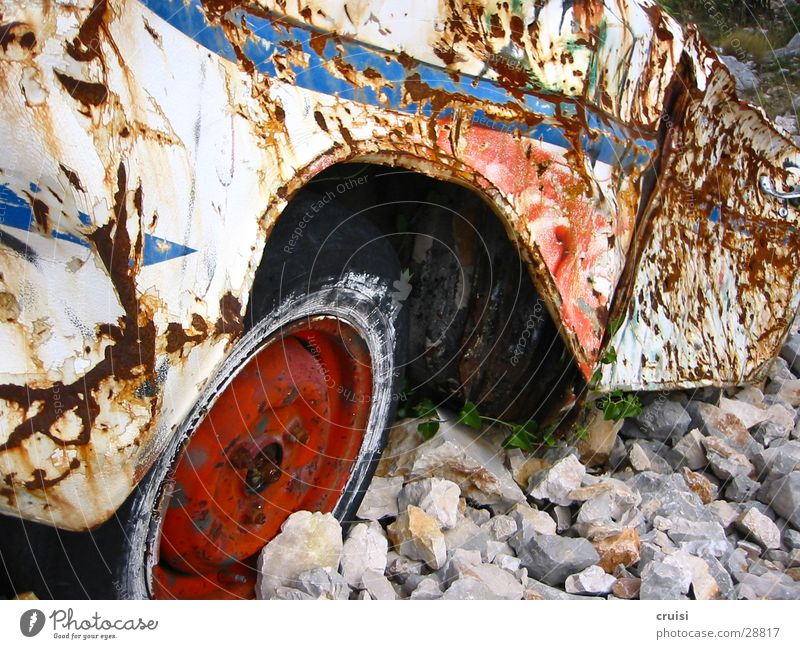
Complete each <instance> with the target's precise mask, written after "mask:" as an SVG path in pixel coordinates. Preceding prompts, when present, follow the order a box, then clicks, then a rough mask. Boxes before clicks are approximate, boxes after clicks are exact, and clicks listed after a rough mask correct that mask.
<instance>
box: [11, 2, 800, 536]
mask: <svg viewBox="0 0 800 649" xmlns="http://www.w3.org/2000/svg"><path fill="white" fill-rule="evenodd" d="M0 114H2V122H0V350H2V355H1V357H0V511H2V512H3V513H6V514H12V515H14V516H20V517H24V518H28V519H32V520H35V521H40V522H44V523H47V524H50V525H56V526H59V527H61V528H64V529H70V530H85V529H89V528H91V527H93V526H95V525H98V524H99V523H101V522H102V521H104V520H106V519H107V518H108V517H109V516H110V515H111V514H112V513H113V512H114V511H115V510H116V509H117V508H118V507H119V506H120V504H121V503H122V502H123V501H124V500H125V498H126V497H127V496H128V495H129V494H130V493H131V491H132V490H133V489H134V486H135V485H136V484H137V482H138V481H139V480H140V479H141V478H142V476H143V475H144V474H145V473H146V472H147V470H148V468H149V467H150V466H151V465H152V463H153V462H154V460H155V458H157V457H158V456H159V454H160V453H161V452H162V450H163V449H164V448H165V446H166V444H167V442H168V440H169V439H170V436H171V435H173V434H174V431H175V430H176V428H177V427H178V426H179V424H180V423H181V421H183V419H184V418H185V417H186V415H187V413H188V412H189V411H190V409H191V408H192V406H193V403H194V401H195V399H196V395H197V393H198V390H200V389H201V388H202V387H203V386H204V385H205V384H206V383H207V382H208V381H209V380H210V378H211V377H212V376H213V375H214V373H215V371H216V369H217V368H218V367H219V366H220V364H221V363H222V362H223V360H224V359H225V358H226V356H227V354H228V353H229V351H230V349H231V347H232V345H233V344H234V343H235V341H236V340H237V338H238V337H239V336H240V335H241V333H242V331H243V314H244V312H245V309H246V307H247V301H248V295H249V290H250V288H251V285H252V282H253V278H254V276H255V274H256V271H257V269H258V268H259V267H263V265H269V264H270V259H268V258H262V252H263V249H264V246H265V242H266V241H267V240H268V238H269V236H270V233H271V230H272V228H273V225H274V224H275V222H276V221H277V220H279V218H280V215H281V212H282V210H283V209H284V207H285V206H286V205H287V203H288V202H289V201H290V200H291V198H292V197H293V195H294V194H295V193H296V192H297V191H298V190H299V189H300V188H302V187H303V186H304V185H305V184H306V183H308V181H309V180H311V179H312V178H313V177H315V176H316V175H317V174H319V173H320V172H322V171H323V170H325V169H326V168H328V167H330V166H331V165H334V164H336V163H341V162H349V161H363V162H370V163H379V164H383V165H389V166H393V167H401V168H404V169H411V170H415V171H418V172H421V173H423V174H426V175H428V176H431V177H434V178H438V179H442V180H446V181H449V182H453V183H457V184H460V185H463V186H466V187H468V188H470V189H471V190H472V191H474V192H476V193H477V194H479V195H480V196H481V197H482V198H483V199H484V200H485V201H486V202H488V203H489V204H490V205H491V207H492V209H493V210H494V211H495V213H496V214H497V215H498V217H499V218H500V219H501V220H502V222H503V224H504V226H505V228H506V231H507V232H508V235H509V237H510V238H511V239H512V240H513V241H514V243H515V245H516V246H517V249H518V250H519V252H520V255H521V256H522V258H523V259H524V261H525V262H526V264H527V265H528V267H529V270H530V275H531V277H532V279H533V282H534V284H535V287H536V289H537V291H538V292H539V294H541V295H542V296H544V297H545V298H546V306H547V309H548V311H549V313H550V316H551V317H552V318H553V320H554V321H555V322H556V323H557V325H558V326H559V330H560V332H561V335H562V337H563V339H564V342H565V344H566V346H567V348H568V349H569V351H570V353H571V354H572V356H573V358H574V360H575V363H576V364H577V366H578V368H579V370H580V372H581V374H582V376H583V377H584V379H585V380H586V381H589V380H590V379H591V378H592V376H593V375H595V373H596V372H597V371H598V370H599V372H600V374H599V375H595V378H596V385H595V389H596V390H598V391H600V392H608V391H611V390H617V389H623V390H654V389H680V388H693V387H701V386H727V385H738V384H742V383H746V382H750V381H755V380H757V379H758V378H759V377H760V376H761V375H762V374H763V372H764V371H765V366H766V364H767V362H768V361H769V360H770V359H771V358H772V357H773V356H774V355H775V354H776V353H777V351H778V349H779V348H780V345H781V343H782V340H783V338H784V336H785V335H786V333H787V330H788V327H789V324H790V322H791V320H792V318H793V315H794V313H795V311H796V309H797V306H798V299H799V297H800V293H799V292H798V288H800V287H799V286H798V280H799V278H800V275H799V274H798V269H799V268H800V240H799V239H798V237H799V236H800V235H798V229H797V226H798V219H799V218H800V211H798V209H797V207H796V206H794V205H792V204H791V203H790V202H787V201H785V200H782V199H781V195H782V193H783V192H787V191H789V190H790V189H791V188H792V187H793V186H794V185H796V184H798V183H800V171H798V167H800V150H798V149H797V148H796V147H795V145H794V144H793V142H792V141H791V140H790V139H789V138H788V137H787V136H786V135H785V134H782V133H780V132H778V131H777V130H776V128H775V127H774V126H773V125H772V124H771V123H770V122H769V120H768V119H767V118H766V117H765V115H764V113H763V112H762V111H761V110H760V109H759V108H756V107H753V106H750V105H748V104H746V103H744V102H742V101H741V100H739V99H738V97H737V95H736V90H735V83H734V81H733V79H732V77H731V75H730V74H729V72H728V71H727V69H726V68H725V67H724V66H723V65H722V64H721V63H720V61H719V60H718V58H717V56H716V55H715V53H714V52H713V50H712V49H711V48H710V47H709V46H708V45H707V44H706V43H705V42H704V41H703V39H702V38H701V37H700V36H699V35H698V33H697V32H696V31H695V30H694V29H693V28H688V29H683V28H681V27H680V26H679V25H678V24H676V22H675V21H674V20H673V19H672V18H671V17H670V16H669V15H668V14H667V13H665V12H664V11H662V10H661V9H660V8H659V7H658V6H657V5H656V3H655V2H653V1H652V0H584V1H581V2H568V1H567V0H546V1H533V0H531V1H522V2H518V1H516V0H515V1H514V2H494V1H493V0H441V1H434V0H431V1H429V2H421V3H411V4H407V3H402V2H393V1H392V0H371V1H365V0H352V1H351V0H344V1H342V2H324V1H318V0H277V1H275V2H273V1H271V0H251V1H249V2H242V3H239V2H233V1H231V0H140V1H137V0H47V1H44V0H41V1H35V2H20V1H17V0H2V2H0ZM762 179H765V180H763V186H762V184H760V183H761V182H762ZM765 187H766V188H769V189H771V191H770V192H768V191H765V189H764V188H765ZM610 349H613V350H614V352H615V355H616V361H615V362H614V363H606V364H603V363H600V359H601V358H603V357H604V355H606V354H607V352H608V351H609V350H610Z"/></svg>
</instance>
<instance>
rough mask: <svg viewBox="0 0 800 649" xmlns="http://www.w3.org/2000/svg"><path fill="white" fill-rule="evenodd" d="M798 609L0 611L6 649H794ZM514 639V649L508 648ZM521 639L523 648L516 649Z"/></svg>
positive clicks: (269, 606)
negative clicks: (587, 646) (98, 647)
mask: <svg viewBox="0 0 800 649" xmlns="http://www.w3.org/2000/svg"><path fill="white" fill-rule="evenodd" d="M798 618H800V606H798V603H797V602H794V601H769V602H766V601H765V602H761V601H754V602H753V601H751V602H688V601H687V602H681V601H661V602H658V601H649V602H644V601H642V602H623V601H618V602H605V603H600V602H565V601H561V602H554V601H520V602H498V601H471V602H470V601H466V602H465V601H461V602H458V601H449V602H402V603H399V602H369V603H360V602H328V601H316V602H279V601H274V602H220V601H195V602H103V601H95V602H81V601H73V602H65V601H59V602H48V601H7V602H3V603H2V604H0V638H2V643H1V644H0V646H3V647H15V648H16V647H21V648H24V647H49V646H58V647H68V646H74V645H75V644H77V645H80V646H85V645H87V644H97V643H100V644H103V645H106V646H113V647H119V648H122V647H136V648H138V649H141V648H142V647H154V646H159V647H162V646H165V643H180V646H198V647H211V646H219V647H222V648H224V649H228V648H229V647H232V646H235V645H236V643H241V644H239V645H238V646H252V647H265V648H269V647H274V646H276V644H280V643H286V645H287V646H292V647H310V646H321V647H331V646H337V647H338V646H340V643H341V644H343V645H345V646H364V645H365V644H372V645H374V646H375V647H376V648H380V649H383V648H393V647H398V648H403V649H409V648H410V647H417V646H419V647H421V648H427V647H431V646H435V643H441V645H440V646H442V647H445V646H446V647H461V646H467V647H487V648H491V649H494V648H495V647H497V646H498V645H500V644H502V645H504V646H507V647H517V646H523V647H524V646H526V645H527V644H528V643H530V644H531V645H533V644H536V645H540V644H541V643H542V642H547V641H549V640H552V641H556V642H560V643H563V642H567V643H569V644H568V645H567V646H572V643H573V642H580V641H589V642H591V646H592V647H597V646H600V647H604V646H613V647H650V646H662V645H663V646H679V645H680V646H700V645H701V643H702V646H719V647H726V648H729V647H738V646H742V647H744V646H747V647H758V648H759V649H760V648H761V647H792V648H795V647H798V646H800V634H798V628H800V623H799V620H798ZM511 642H513V643H514V644H509V643H511ZM522 643H524V644H522Z"/></svg>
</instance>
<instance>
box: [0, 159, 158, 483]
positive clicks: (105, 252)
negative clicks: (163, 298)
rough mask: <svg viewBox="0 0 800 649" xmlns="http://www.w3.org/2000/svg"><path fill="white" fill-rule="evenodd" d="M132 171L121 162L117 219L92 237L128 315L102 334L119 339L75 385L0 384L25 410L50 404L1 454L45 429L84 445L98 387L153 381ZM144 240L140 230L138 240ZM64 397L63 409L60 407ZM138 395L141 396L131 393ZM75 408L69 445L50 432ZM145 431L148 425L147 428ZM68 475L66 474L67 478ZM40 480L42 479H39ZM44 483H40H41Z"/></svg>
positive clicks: (0, 392) (1, 394)
mask: <svg viewBox="0 0 800 649" xmlns="http://www.w3.org/2000/svg"><path fill="white" fill-rule="evenodd" d="M126 199H127V174H126V171H125V167H124V165H123V164H121V163H120V165H119V167H118V170H117V191H116V192H115V194H114V208H113V217H112V218H110V219H109V221H108V223H107V224H106V225H103V226H101V227H99V228H97V230H95V231H94V232H93V233H91V234H90V235H89V239H90V240H91V241H92V242H93V243H94V245H95V247H96V250H97V255H98V256H99V258H100V260H101V261H102V263H103V265H104V266H105V268H106V270H107V271H108V274H109V277H110V279H111V282H112V284H113V285H114V288H115V289H116V291H117V294H118V296H119V300H120V303H121V305H122V308H123V310H124V315H123V316H122V317H121V318H120V320H119V322H118V323H116V324H112V323H108V324H106V325H103V326H102V327H100V331H99V332H98V334H99V335H102V336H106V337H108V338H110V339H111V340H112V341H113V344H111V345H108V346H107V347H106V349H105V356H104V358H103V359H102V360H101V361H100V362H99V363H98V364H97V365H96V366H95V367H93V368H92V369H90V370H89V371H88V372H87V373H86V374H85V375H84V376H83V377H81V378H79V379H78V380H76V381H75V382H73V383H71V384H64V383H63V382H61V381H58V382H56V383H54V384H53V386H52V387H51V388H32V387H30V386H26V385H14V384H6V385H0V398H3V399H6V400H8V401H11V402H13V403H16V404H18V405H20V406H21V407H22V408H24V409H25V410H27V409H29V408H30V407H31V404H33V403H34V402H36V401H43V402H44V403H45V404H46V406H45V407H44V408H43V409H41V410H40V411H39V412H37V414H35V415H33V416H32V417H31V418H29V419H27V420H26V421H23V422H22V423H21V424H19V425H18V426H17V427H16V428H15V429H14V430H13V431H11V433H10V434H9V436H8V439H7V440H6V441H5V442H4V443H3V444H0V452H2V451H6V450H9V449H12V448H16V447H19V446H20V444H21V443H22V442H23V440H25V439H27V438H29V437H31V436H32V435H33V434H35V433H39V434H41V435H44V436H46V437H48V438H49V439H51V440H52V441H53V442H54V443H55V444H57V445H58V446H83V445H86V444H88V443H89V441H90V439H91V429H92V422H93V421H94V419H95V417H97V415H98V414H99V413H100V406H99V404H98V401H97V399H98V394H97V393H98V389H99V386H100V384H101V383H102V382H103V381H104V380H106V379H107V378H109V377H113V378H114V380H115V381H116V382H117V383H124V382H126V381H131V382H133V383H134V384H135V385H139V384H140V383H141V382H142V381H145V380H148V379H149V380H152V378H151V377H153V375H154V365H155V324H154V323H153V320H152V315H151V314H150V313H146V312H144V310H143V308H142V306H141V305H140V304H139V302H138V300H137V296H136V282H135V272H136V268H135V266H133V267H132V266H131V265H130V264H129V263H128V262H129V259H130V256H131V253H132V249H133V243H132V242H131V239H130V235H129V234H128V228H127V220H128V211H127V207H126ZM141 240H142V233H141V231H140V233H139V237H138V240H137V244H140V243H141ZM56 394H57V395H58V400H59V407H58V408H56V407H55V405H54V395H56ZM130 398H136V397H133V396H132V397H130ZM155 403H156V402H155V399H151V412H153V411H154V410H155ZM70 410H72V411H74V412H75V414H76V415H77V416H78V417H79V418H80V420H81V432H80V434H79V435H78V436H77V437H76V438H74V439H72V440H70V441H69V442H68V443H65V442H64V441H63V440H61V439H59V438H58V437H56V436H55V435H53V434H52V433H51V432H50V428H51V426H53V424H55V422H56V421H57V420H58V419H59V418H60V417H61V416H62V414H63V412H67V411H70ZM143 429H144V427H143ZM64 477H66V475H64V476H62V477H61V479H63V478H64ZM35 480H36V479H35ZM39 482H40V481H39Z"/></svg>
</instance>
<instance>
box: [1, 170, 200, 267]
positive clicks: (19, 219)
mask: <svg viewBox="0 0 800 649" xmlns="http://www.w3.org/2000/svg"><path fill="white" fill-rule="evenodd" d="M30 186H31V188H32V189H33V187H34V186H35V185H34V183H31V184H30ZM34 191H36V192H38V191H39V189H38V187H37V188H36V190H34ZM78 220H79V221H80V222H81V223H82V224H83V225H86V226H89V225H91V224H92V220H91V218H90V217H89V215H88V214H84V213H83V212H78ZM0 225H4V226H6V227H8V228H16V229H18V230H25V231H27V232H34V231H36V227H35V219H34V215H33V207H32V206H31V204H30V203H29V202H28V201H26V200H25V199H24V198H21V197H20V196H18V195H17V194H16V193H14V191H13V190H12V189H11V188H10V187H9V186H8V185H0ZM50 235H51V236H52V237H54V238H55V239H61V240H62V241H69V242H71V243H76V244H78V245H79V246H83V247H84V248H90V247H91V246H90V245H89V242H88V241H85V240H84V239H81V238H80V237H78V236H76V235H74V234H71V233H69V232H59V231H58V230H51V232H50ZM143 248H144V249H143V251H142V252H143V254H142V265H143V266H152V265H153V264H158V263H161V262H162V261H167V260H169V259H174V258H175V257H183V256H184V255H190V254H192V253H193V252H197V251H196V250H195V249H194V248H190V247H189V246H184V245H182V244H180V243H175V242H173V241H167V240H166V239H162V238H161V237H155V236H153V235H152V234H147V233H145V235H144V246H143ZM129 263H130V264H131V265H133V261H130V262H129Z"/></svg>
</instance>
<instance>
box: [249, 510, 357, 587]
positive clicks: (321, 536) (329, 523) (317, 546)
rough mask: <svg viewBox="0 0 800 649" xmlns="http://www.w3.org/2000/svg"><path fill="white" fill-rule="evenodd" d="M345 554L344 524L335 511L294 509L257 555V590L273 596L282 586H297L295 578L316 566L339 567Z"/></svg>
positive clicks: (334, 568)
mask: <svg viewBox="0 0 800 649" xmlns="http://www.w3.org/2000/svg"><path fill="white" fill-rule="evenodd" d="M341 555H342V528H341V526H340V525H339V521H337V520H336V518H335V517H334V516H333V515H332V514H321V513H319V512H314V513H311V512H306V511H299V512H295V513H293V514H292V515H291V516H289V518H287V519H286V521H285V522H284V523H283V526H282V527H281V532H280V534H278V535H277V536H276V537H275V538H274V539H272V540H271V541H270V542H269V543H267V545H266V546H265V547H264V549H263V550H262V551H261V554H260V555H259V558H258V581H257V586H256V593H257V594H258V596H259V597H260V598H261V599H271V598H272V597H274V596H275V594H276V590H277V588H278V587H280V586H287V587H290V588H296V587H297V585H298V584H297V582H296V578H297V577H298V575H300V574H301V573H304V572H306V571H309V570H312V569H314V568H323V569H324V568H327V569H330V570H332V571H336V570H337V569H338V568H339V560H340V558H341Z"/></svg>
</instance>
